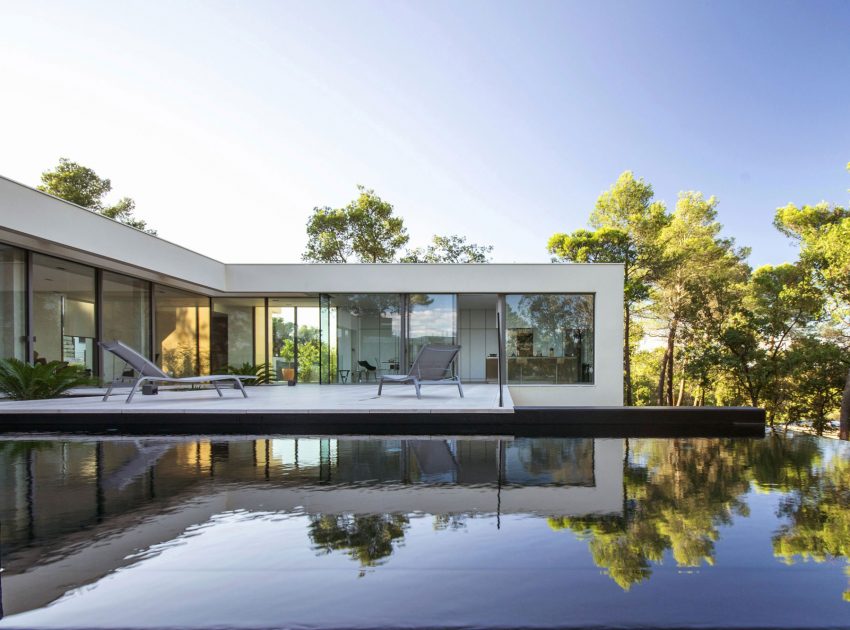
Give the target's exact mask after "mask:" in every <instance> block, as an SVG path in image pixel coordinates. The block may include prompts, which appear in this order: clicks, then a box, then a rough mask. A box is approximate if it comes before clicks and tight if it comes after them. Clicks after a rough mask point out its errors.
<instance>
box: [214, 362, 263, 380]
mask: <svg viewBox="0 0 850 630" xmlns="http://www.w3.org/2000/svg"><path fill="white" fill-rule="evenodd" d="M218 372H219V373H221V374H237V375H243V376H256V377H257V378H256V379H249V380H246V381H245V385H265V384H268V383H269V382H270V381H271V379H272V372H271V369H270V368H269V364H268V363H256V364H255V363H248V362H245V363H243V364H242V365H228V366H226V367H224V368H222V369H221V370H218Z"/></svg>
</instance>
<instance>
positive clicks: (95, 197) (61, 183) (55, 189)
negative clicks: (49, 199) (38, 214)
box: [38, 158, 156, 235]
mask: <svg viewBox="0 0 850 630" xmlns="http://www.w3.org/2000/svg"><path fill="white" fill-rule="evenodd" d="M38 189H39V190H41V191H43V192H46V193H48V194H51V195H53V196H54V197H59V198H60V199H64V200H65V201H70V202H71V203H75V204H77V205H78V206H82V207H83V208H88V209H89V210H92V211H94V212H97V213H98V214H102V215H103V216H105V217H109V218H110V219H113V220H115V221H118V222H119V223H123V224H124V225H129V226H130V227H133V228H136V229H137V230H141V231H143V232H147V233H148V234H154V235H155V234H156V230H151V229H148V227H147V222H146V221H143V220H142V219H137V218H136V217H134V216H133V212H135V209H136V203H135V202H134V201H133V200H132V199H130V198H129V197H124V198H122V199H121V200H119V201H118V203H116V204H115V205H112V206H105V205H104V203H103V198H104V197H105V196H106V195H107V194H108V193H109V192H110V191H111V190H112V182H111V181H109V180H108V179H104V178H102V177H100V176H98V174H97V173H95V172H94V171H93V170H92V169H90V168H88V167H87V166H83V165H81V164H78V163H77V162H72V161H71V160H69V159H68V158H59V164H58V166H56V168H54V169H53V170H51V171H44V172H43V173H42V174H41V185H40V186H39V187H38Z"/></svg>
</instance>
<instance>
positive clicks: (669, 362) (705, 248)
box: [653, 192, 749, 406]
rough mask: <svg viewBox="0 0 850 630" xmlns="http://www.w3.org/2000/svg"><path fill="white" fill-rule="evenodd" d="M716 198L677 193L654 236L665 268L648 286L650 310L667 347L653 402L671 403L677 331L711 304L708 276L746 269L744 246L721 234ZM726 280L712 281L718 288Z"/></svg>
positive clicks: (733, 272) (697, 317) (733, 273)
mask: <svg viewBox="0 0 850 630" xmlns="http://www.w3.org/2000/svg"><path fill="white" fill-rule="evenodd" d="M716 207H717V200H716V199H715V198H714V197H710V198H708V199H705V198H704V197H703V195H702V193H700V192H683V193H680V194H679V199H678V201H677V202H676V209H675V211H674V212H673V214H672V217H671V219H670V222H669V223H668V224H667V225H665V226H664V227H663V228H662V229H661V231H660V234H659V237H658V239H659V246H660V248H661V259H662V260H663V261H664V268H663V270H662V272H661V273H659V274H658V279H657V280H656V282H655V285H654V287H653V297H654V305H653V306H654V310H655V312H656V316H657V317H658V319H659V320H660V321H661V322H662V326H663V329H664V330H665V336H666V340H667V343H666V346H667V347H666V351H665V353H664V356H663V358H662V363H661V369H660V373H659V378H658V388H657V396H656V399H657V402H658V404H659V405H663V404H667V405H671V406H672V405H673V404H674V388H673V381H674V370H675V357H676V350H677V342H678V341H679V340H678V339H677V335H678V334H679V333H680V332H684V331H685V330H687V329H688V328H689V327H691V328H693V324H694V322H696V321H699V320H700V319H701V317H700V314H701V313H702V312H703V311H704V310H705V309H706V308H707V307H710V305H711V302H712V301H714V302H716V300H712V296H711V295H708V294H706V292H705V287H706V286H709V285H707V284H706V279H707V278H712V277H715V276H717V277H724V276H726V277H730V278H733V277H735V276H736V275H740V274H741V273H745V272H746V265H745V263H744V260H745V258H746V256H747V255H748V254H749V252H748V250H746V249H739V248H736V247H735V242H734V240H733V239H729V238H722V237H721V236H720V230H721V229H722V226H721V225H720V223H719V222H718V221H717V210H716ZM723 284H725V283H719V285H718V284H715V286H722V285H723Z"/></svg>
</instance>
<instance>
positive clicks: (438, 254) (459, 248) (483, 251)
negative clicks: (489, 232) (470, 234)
mask: <svg viewBox="0 0 850 630" xmlns="http://www.w3.org/2000/svg"><path fill="white" fill-rule="evenodd" d="M492 251H493V246H492V245H478V244H476V243H467V242H466V237H465V236H457V235H451V236H438V235H437V234H435V235H434V237H433V238H432V239H431V243H430V244H429V245H428V246H427V247H425V248H422V247H417V248H414V249H411V250H408V252H407V253H406V254H405V255H404V256H402V258H401V261H400V262H403V263H470V264H472V263H487V262H490V252H492Z"/></svg>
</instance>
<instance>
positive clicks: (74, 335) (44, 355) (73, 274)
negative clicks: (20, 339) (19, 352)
mask: <svg viewBox="0 0 850 630" xmlns="http://www.w3.org/2000/svg"><path fill="white" fill-rule="evenodd" d="M32 292H33V295H32V299H33V326H34V330H33V333H34V335H35V344H34V346H33V359H34V361H35V362H36V363H46V362H49V361H65V362H67V363H70V364H74V365H79V366H82V367H84V368H86V369H87V370H89V371H90V372H91V373H92V374H94V373H95V335H96V331H95V280H94V269H92V268H91V267H86V266H84V265H78V264H77V263H72V262H68V261H67V260H61V259H59V258H52V257H50V256H43V255H41V254H33V257H32Z"/></svg>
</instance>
